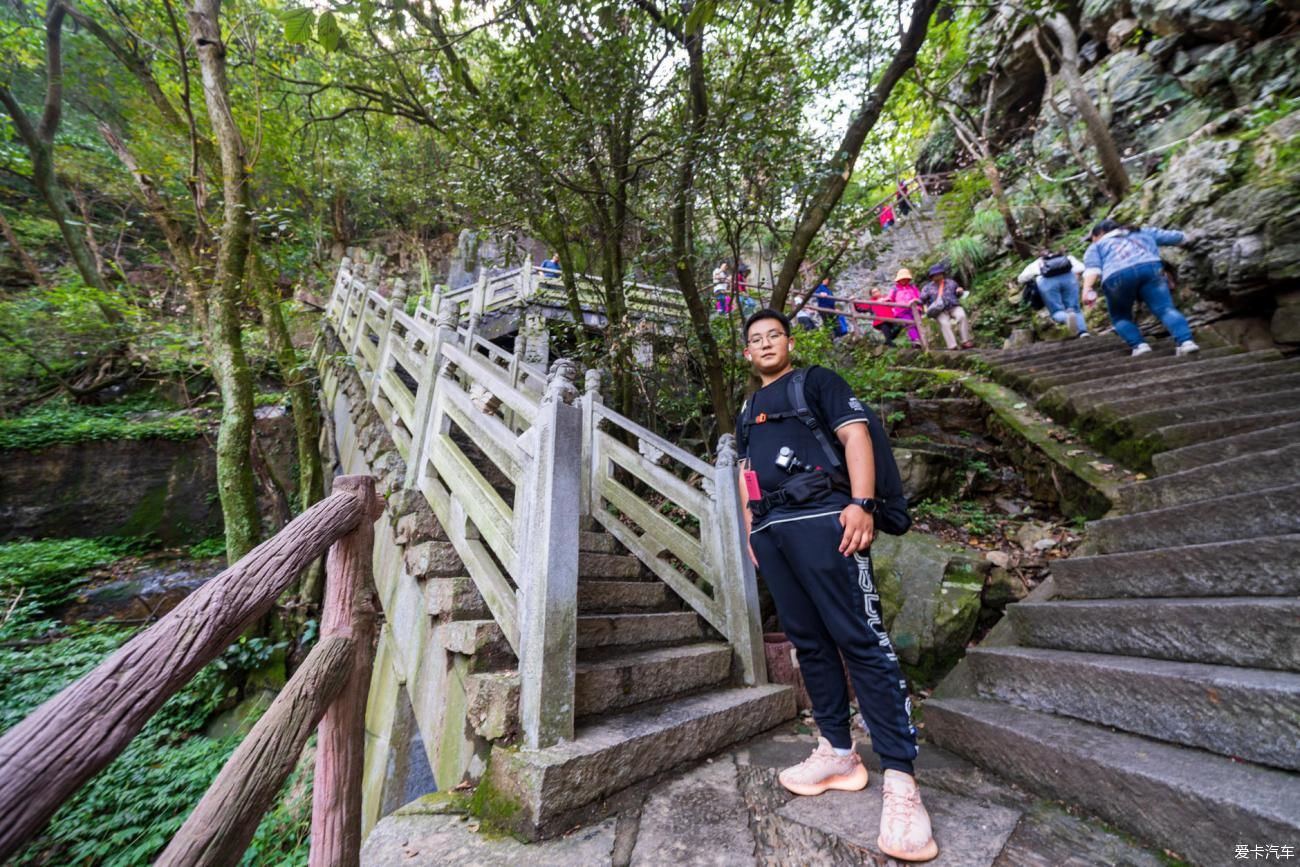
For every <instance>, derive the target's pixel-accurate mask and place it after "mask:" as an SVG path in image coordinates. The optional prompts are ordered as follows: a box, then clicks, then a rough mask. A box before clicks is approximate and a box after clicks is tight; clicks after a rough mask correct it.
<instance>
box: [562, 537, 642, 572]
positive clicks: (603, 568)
mask: <svg viewBox="0 0 1300 867" xmlns="http://www.w3.org/2000/svg"><path fill="white" fill-rule="evenodd" d="M611 538H612V537H611ZM641 575H642V570H641V561H640V560H638V559H637V558H635V557H633V556H631V555H630V554H602V553H599V552H596V551H581V552H579V553H578V577H579V578H600V579H605V580H609V581H629V580H635V579H637V578H640V577H641Z"/></svg>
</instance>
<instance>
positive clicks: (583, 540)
mask: <svg viewBox="0 0 1300 867" xmlns="http://www.w3.org/2000/svg"><path fill="white" fill-rule="evenodd" d="M578 550H579V551H590V552H592V553H593V554H623V553H625V552H624V550H623V546H622V545H620V544H619V543H618V540H617V539H615V538H614V537H613V536H611V535H610V534H609V533H602V532H598V531H594V530H582V531H580V532H579V534H578Z"/></svg>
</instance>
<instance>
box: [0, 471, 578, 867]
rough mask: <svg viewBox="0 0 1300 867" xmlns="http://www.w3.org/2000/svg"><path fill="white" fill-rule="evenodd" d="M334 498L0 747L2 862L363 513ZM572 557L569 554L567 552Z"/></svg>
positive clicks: (351, 501)
mask: <svg viewBox="0 0 1300 867" xmlns="http://www.w3.org/2000/svg"><path fill="white" fill-rule="evenodd" d="M367 508H368V503H366V502H363V501H362V500H361V499H360V498H358V497H357V496H356V495H355V494H354V493H353V492H352V491H347V490H340V489H339V488H338V482H337V481H336V482H335V491H334V493H332V494H330V496H328V497H326V498H325V499H324V500H321V501H320V502H319V503H317V504H316V505H314V506H312V507H311V508H310V509H308V510H307V511H306V512H304V513H302V514H301V515H299V516H298V517H297V518H295V519H294V520H293V521H291V522H290V523H289V525H288V526H286V527H285V528H284V529H283V530H281V531H280V532H279V533H278V534H277V535H276V536H275V538H273V539H270V540H269V541H266V542H263V543H262V544H261V545H258V546H257V547H256V548H254V549H253V550H252V551H250V552H249V553H248V554H247V555H245V556H244V558H243V559H242V560H240V561H239V562H238V563H236V564H235V565H234V566H231V567H230V568H229V569H227V570H226V571H224V572H222V573H221V574H220V575H218V576H217V577H216V578H213V579H212V580H211V581H209V582H208V583H207V584H205V585H203V586H202V587H200V588H199V589H198V590H196V591H194V592H193V593H192V594H190V595H189V596H188V597H186V599H185V601H183V602H182V603H181V604H180V605H178V606H176V608H174V609H173V610H172V611H171V612H170V613H169V614H167V616H165V617H164V618H163V619H162V620H160V621H158V622H157V623H155V624H154V625H153V626H151V627H150V628H149V629H146V630H145V631H144V632H141V633H140V634H139V635H136V636H135V637H134V638H132V639H131V640H130V641H128V642H127V643H126V644H125V645H123V646H122V647H120V648H119V649H118V650H117V651H116V652H115V653H113V654H112V655H111V656H109V657H108V659H106V660H104V661H103V662H102V663H100V664H99V665H98V666H96V667H95V669H94V670H93V671H91V672H90V673H89V674H87V675H85V676H83V677H82V678H81V679H79V680H77V681H76V682H75V683H73V684H72V685H70V686H68V687H67V688H65V689H64V690H63V691H62V692H60V693H59V694H58V695H56V696H55V697H54V698H52V699H50V700H49V701H47V702H45V704H43V705H41V706H40V707H39V708H37V709H36V710H35V711H34V712H33V713H32V714H31V715H30V716H28V717H27V718H26V719H24V720H23V721H22V722H20V723H18V724H17V725H16V726H14V727H13V728H11V729H10V730H9V731H8V732H7V733H5V735H4V737H2V738H0V816H4V822H0V861H3V860H4V859H6V858H8V857H10V856H11V855H13V854H14V853H15V852H17V851H18V849H19V848H20V847H21V846H22V845H23V843H24V842H26V841H27V839H28V838H30V837H31V835H32V834H34V833H36V831H38V830H40V828H41V826H42V825H44V824H45V822H46V821H48V820H49V818H50V816H51V815H53V814H54V811H55V810H57V809H58V808H59V806H60V805H61V804H62V803H63V802H64V801H65V800H67V798H68V796H69V795H71V794H72V793H73V792H75V791H76V790H77V789H78V788H80V786H81V784H82V783H84V782H85V781H86V780H88V779H90V777H92V776H94V775H95V774H96V773H98V772H99V771H100V770H102V769H103V768H104V767H105V766H106V765H108V763H109V762H111V761H112V760H113V759H114V758H116V757H117V755H118V753H120V752H121V751H122V750H123V748H125V747H126V745H127V744H128V743H130V741H131V739H132V738H133V737H135V736H136V734H138V733H139V731H140V729H142V728H144V724H145V723H146V722H148V720H149V718H150V717H152V716H153V715H154V713H155V712H157V710H158V708H160V707H162V705H163V702H165V701H166V700H167V699H168V698H170V697H171V696H172V695H173V694H174V693H175V692H176V691H177V690H178V689H180V688H181V687H182V686H184V685H185V684H186V683H188V682H189V680H190V678H192V677H193V676H194V675H195V674H196V673H197V672H198V670H199V669H200V668H202V667H203V666H204V665H206V664H207V663H209V662H211V661H212V660H213V659H215V658H216V657H217V656H219V655H220V654H221V653H222V652H223V651H224V650H225V649H226V647H228V646H229V645H230V643H231V642H232V641H234V640H235V639H236V638H238V637H239V635H240V634H241V633H243V632H244V631H245V630H246V629H247V628H248V627H249V626H251V625H252V624H253V623H254V622H255V621H256V620H257V619H258V618H260V617H263V616H265V614H266V612H267V611H269V610H270V609H271V606H272V605H273V604H274V602H275V600H276V598H277V597H278V596H279V595H280V594H281V593H282V592H284V590H285V588H287V587H288V586H289V585H290V584H292V583H293V582H294V581H295V580H296V579H297V577H298V573H299V572H301V571H302V570H303V569H304V568H305V567H306V566H307V565H308V564H310V563H312V562H313V561H315V560H316V559H317V558H319V557H320V556H321V555H322V554H324V553H325V549H326V548H327V547H328V546H329V544H330V543H331V542H332V541H333V540H334V539H337V538H338V537H339V536H341V535H343V534H344V533H347V532H350V531H351V530H352V529H353V528H354V527H356V526H357V524H358V523H359V522H360V521H361V520H363V518H364V517H365V516H366V515H367V514H369V513H368V512H367V511H366V510H367ZM575 550H576V547H575Z"/></svg>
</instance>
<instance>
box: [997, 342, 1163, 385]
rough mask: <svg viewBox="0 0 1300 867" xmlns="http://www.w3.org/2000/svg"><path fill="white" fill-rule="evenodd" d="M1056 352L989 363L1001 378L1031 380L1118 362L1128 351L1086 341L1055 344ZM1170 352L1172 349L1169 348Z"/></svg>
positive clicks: (1125, 348)
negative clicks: (1104, 361)
mask: <svg viewBox="0 0 1300 867" xmlns="http://www.w3.org/2000/svg"><path fill="white" fill-rule="evenodd" d="M1057 346H1058V347H1059V348H1058V349H1057V351H1056V352H1054V353H1051V354H1048V355H1039V356H1035V357H1033V358H1028V357H1026V358H1011V359H998V360H996V361H990V364H991V365H992V367H993V369H994V370H995V371H997V372H998V373H999V374H1000V375H1003V376H1015V377H1024V378H1033V377H1034V376H1035V375H1037V374H1044V373H1051V372H1052V371H1059V370H1064V369H1066V367H1068V366H1069V365H1071V364H1073V365H1080V364H1095V363H1096V362H1097V361H1098V360H1100V359H1110V360H1119V359H1122V358H1127V357H1128V354H1129V350H1128V348H1127V347H1125V346H1124V344H1123V343H1122V342H1121V343H1119V344H1118V345H1116V344H1110V345H1109V346H1108V347H1105V348H1101V349H1097V348H1094V347H1093V346H1092V344H1091V343H1089V342H1088V341H1082V342H1080V343H1070V344H1068V345H1062V344H1057ZM1170 351H1172V347H1170Z"/></svg>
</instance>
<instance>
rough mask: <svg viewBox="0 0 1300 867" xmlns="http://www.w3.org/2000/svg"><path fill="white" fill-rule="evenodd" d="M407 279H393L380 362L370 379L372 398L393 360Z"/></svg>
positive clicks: (381, 336)
mask: <svg viewBox="0 0 1300 867" xmlns="http://www.w3.org/2000/svg"><path fill="white" fill-rule="evenodd" d="M407 291H408V290H407V287H406V281H405V280H403V279H402V278H400V277H399V278H397V279H396V280H395V281H393V292H392V294H391V295H389V296H388V315H387V316H385V317H384V331H383V333H382V334H380V335H379V363H378V364H376V365H375V375H374V378H373V379H371V380H370V400H371V402H372V403H373V402H374V399H375V398H376V397H378V396H379V383H380V381H381V380H382V379H383V378H384V374H386V373H387V372H388V366H389V365H390V364H392V361H393V340H394V339H395V338H394V337H393V321H394V320H395V319H397V311H399V310H406V293H407Z"/></svg>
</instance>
